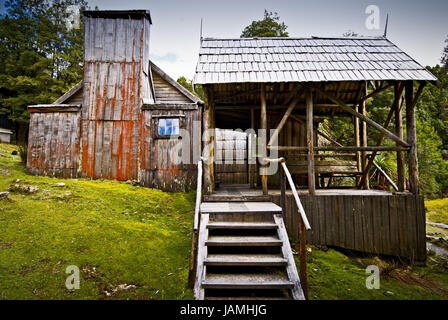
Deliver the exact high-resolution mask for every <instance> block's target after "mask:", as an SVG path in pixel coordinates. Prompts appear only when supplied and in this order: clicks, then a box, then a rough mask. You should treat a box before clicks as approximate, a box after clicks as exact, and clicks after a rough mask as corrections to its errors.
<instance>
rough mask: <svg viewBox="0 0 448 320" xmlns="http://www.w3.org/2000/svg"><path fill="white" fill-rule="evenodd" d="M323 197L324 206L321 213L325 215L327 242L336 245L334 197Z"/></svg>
mask: <svg viewBox="0 0 448 320" xmlns="http://www.w3.org/2000/svg"><path fill="white" fill-rule="evenodd" d="M319 198H322V200H321V201H322V204H323V208H321V210H322V211H321V213H322V215H323V216H324V222H325V224H324V228H325V233H324V234H325V244H326V245H334V241H333V240H334V236H335V235H334V231H335V230H334V227H335V216H334V206H333V197H331V196H324V197H319Z"/></svg>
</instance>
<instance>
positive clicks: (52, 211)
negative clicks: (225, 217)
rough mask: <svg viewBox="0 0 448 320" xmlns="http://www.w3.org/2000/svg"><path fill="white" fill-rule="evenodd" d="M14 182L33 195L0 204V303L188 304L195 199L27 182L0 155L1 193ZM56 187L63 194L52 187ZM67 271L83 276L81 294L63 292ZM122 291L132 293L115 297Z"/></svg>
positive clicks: (107, 186) (122, 186) (82, 183)
mask: <svg viewBox="0 0 448 320" xmlns="http://www.w3.org/2000/svg"><path fill="white" fill-rule="evenodd" d="M12 148H13V147H12V146H11V145H5V144H0V149H2V150H11V149H12ZM16 179H20V180H21V181H20V182H18V184H20V185H26V186H36V187H38V188H39V191H38V192H36V193H33V194H22V193H17V192H11V194H10V196H9V200H0V299H104V298H114V299H128V298H129V299H191V298H192V297H193V296H192V292H191V290H189V289H187V277H188V263H189V253H190V246H191V230H192V221H193V211H194V194H193V193H174V194H170V193H164V192H161V191H157V190H153V189H149V188H142V187H135V186H131V185H128V184H126V183H120V182H115V181H105V180H96V181H92V180H87V179H74V180H73V179H72V180H69V179H67V180H63V179H56V178H48V177H34V176H28V175H26V174H24V173H23V167H22V165H21V164H20V158H19V156H12V155H11V154H5V153H0V192H1V191H7V190H8V187H9V186H10V185H11V184H15V181H16ZM58 182H64V183H65V186H64V187H62V188H61V187H53V185H55V184H56V183H58ZM69 265H76V266H78V267H79V268H80V270H81V283H80V289H79V290H74V291H69V290H67V289H66V288H65V280H66V277H67V276H68V274H66V273H65V270H66V267H67V266H69ZM122 284H126V285H130V284H131V285H135V286H136V288H135V289H132V290H129V291H124V290H116V291H115V292H114V293H113V290H114V288H117V287H118V286H119V285H122ZM105 291H107V292H108V293H113V294H112V295H111V296H107V295H106V293H105Z"/></svg>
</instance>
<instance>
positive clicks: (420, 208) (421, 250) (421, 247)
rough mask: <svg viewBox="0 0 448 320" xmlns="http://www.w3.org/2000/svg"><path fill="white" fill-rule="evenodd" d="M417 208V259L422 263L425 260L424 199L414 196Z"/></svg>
mask: <svg viewBox="0 0 448 320" xmlns="http://www.w3.org/2000/svg"><path fill="white" fill-rule="evenodd" d="M416 208H417V219H416V221H417V257H416V258H417V259H418V260H419V261H424V260H425V259H426V217H425V204H424V198H423V196H421V195H417V196H416Z"/></svg>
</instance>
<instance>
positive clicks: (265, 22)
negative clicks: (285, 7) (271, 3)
mask: <svg viewBox="0 0 448 320" xmlns="http://www.w3.org/2000/svg"><path fill="white" fill-rule="evenodd" d="M279 20H280V17H279V16H278V14H277V12H274V13H272V12H268V11H267V10H266V9H265V10H264V17H263V19H262V20H258V21H252V23H251V24H250V25H248V26H247V27H245V28H244V30H243V33H241V38H254V37H260V38H261V37H288V32H286V29H287V28H288V27H287V26H286V25H285V23H284V22H281V23H280V22H279Z"/></svg>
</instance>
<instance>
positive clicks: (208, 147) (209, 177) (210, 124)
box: [202, 86, 215, 194]
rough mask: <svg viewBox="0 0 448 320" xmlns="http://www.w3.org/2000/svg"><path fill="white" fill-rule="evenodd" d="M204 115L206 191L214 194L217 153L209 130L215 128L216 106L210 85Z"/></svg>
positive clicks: (206, 92) (213, 138)
mask: <svg viewBox="0 0 448 320" xmlns="http://www.w3.org/2000/svg"><path fill="white" fill-rule="evenodd" d="M204 94H205V95H204V100H205V107H204V116H203V120H202V124H203V130H204V140H203V142H204V152H203V157H204V158H205V159H206V160H205V161H206V162H205V164H204V192H205V193H206V194H212V193H213V190H214V187H215V178H214V167H213V164H214V153H215V146H214V144H215V137H214V134H210V132H209V130H211V129H215V112H214V111H215V107H214V101H213V91H212V90H211V88H209V87H208V86H207V87H205V90H204Z"/></svg>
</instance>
